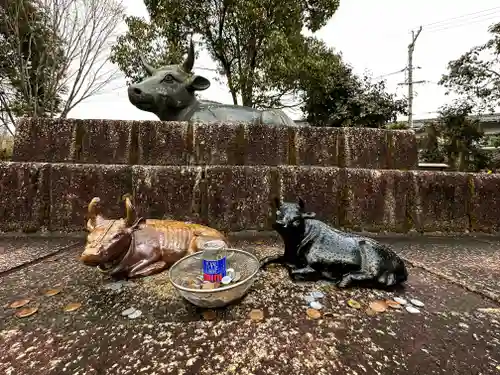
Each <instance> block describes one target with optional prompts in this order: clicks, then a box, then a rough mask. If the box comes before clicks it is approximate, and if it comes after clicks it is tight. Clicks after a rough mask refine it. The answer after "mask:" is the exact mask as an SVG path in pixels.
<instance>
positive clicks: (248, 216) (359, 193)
mask: <svg viewBox="0 0 500 375" xmlns="http://www.w3.org/2000/svg"><path fill="white" fill-rule="evenodd" d="M19 125H20V126H19V131H18V135H17V136H16V143H15V149H14V158H15V161H13V162H3V163H0V231H25V232H36V231H63V232H71V231H82V230H83V229H84V224H85V215H86V210H87V204H88V203H89V201H90V200H91V198H92V197H94V196H99V197H101V199H102V201H103V207H104V213H105V214H106V215H107V216H109V217H117V218H118V217H122V216H123V215H124V207H123V202H121V200H120V197H121V196H122V195H123V194H124V193H132V194H133V196H134V198H135V202H136V206H137V207H138V209H139V210H140V212H141V214H142V215H143V216H145V217H149V218H173V219H178V220H187V221H194V222H199V223H204V224H208V225H210V226H213V227H216V228H218V229H221V230H224V231H240V230H271V224H272V219H273V217H272V208H271V202H272V198H273V197H274V196H279V197H281V198H282V199H287V200H295V199H297V196H301V197H302V198H303V199H304V200H305V202H306V206H307V209H308V210H311V211H315V212H316V213H317V216H318V218H320V219H322V220H324V221H325V222H328V223H330V224H332V225H335V226H337V227H341V228H344V229H348V230H354V231H361V230H365V231H373V232H380V231H386V232H403V233H404V232H409V231H412V230H414V231H418V232H435V231H450V232H465V231H481V232H496V231H498V230H499V224H498V222H499V220H498V217H499V215H498V212H500V199H497V198H496V196H497V194H498V191H499V188H500V178H498V177H496V176H495V175H486V174H471V173H453V172H429V171H418V170H415V169H416V168H415V167H416V142H415V136H414V134H413V132H409V131H385V130H376V129H352V128H343V129H334V128H287V127H276V128H262V127H251V126H249V125H245V124H190V123H167V122H159V121H152V122H150V121H143V122H134V121H104V120H99V121H95V120H85V121H84V120H64V121H62V120H29V119H28V120H24V121H22V122H21V123H20V124H19ZM82 134H83V135H82Z"/></svg>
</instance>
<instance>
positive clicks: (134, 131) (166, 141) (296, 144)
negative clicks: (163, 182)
mask: <svg viewBox="0 0 500 375" xmlns="http://www.w3.org/2000/svg"><path fill="white" fill-rule="evenodd" d="M35 150H36V152H35ZM12 160H13V161H23V162H51V163H59V162H62V163H89V164H93V163H94V164H129V165H164V166H167V165H254V166H257V165H267V166H276V165H298V166H300V165H314V166H337V167H347V168H370V169H401V170H412V169H416V167H417V144H416V139H415V134H414V133H413V131H402V130H381V129H365V128H314V127H286V126H276V127H267V126H256V125H248V124H224V123H222V124H220V123H214V124H202V123H194V124H192V123H187V122H161V121H111V120H69V119H63V120H53V119H24V120H22V121H20V122H19V124H18V127H17V135H16V141H15V146H14V155H13V158H12Z"/></svg>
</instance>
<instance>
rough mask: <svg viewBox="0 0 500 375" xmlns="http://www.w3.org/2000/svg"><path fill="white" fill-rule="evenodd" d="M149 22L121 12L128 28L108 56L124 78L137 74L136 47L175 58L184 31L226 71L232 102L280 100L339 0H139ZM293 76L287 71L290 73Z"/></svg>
mask: <svg viewBox="0 0 500 375" xmlns="http://www.w3.org/2000/svg"><path fill="white" fill-rule="evenodd" d="M145 5H146V8H147V10H148V13H149V15H150V22H147V21H145V20H144V19H141V18H138V17H127V18H126V23H127V25H128V27H129V30H128V32H127V34H126V35H124V36H122V37H120V38H119V39H118V41H117V44H116V45H115V46H114V48H113V54H112V59H113V61H114V62H116V63H117V64H118V66H119V67H120V69H121V70H122V71H123V72H124V73H125V75H126V76H127V78H128V79H129V81H131V82H136V81H137V80H140V79H141V78H142V77H143V73H142V72H141V70H140V69H139V64H140V60H139V58H138V56H137V51H140V52H142V53H144V54H145V55H146V57H147V58H149V59H150V61H149V62H151V63H152V64H153V65H156V66H160V65H164V64H169V63H172V62H176V63H179V62H180V61H181V60H180V55H181V54H182V52H184V51H185V50H186V47H187V43H188V38H187V36H188V35H189V34H198V35H200V36H201V43H202V45H203V46H204V47H206V49H207V51H208V52H209V54H210V56H211V57H212V58H213V60H214V61H215V62H216V63H217V65H218V68H219V69H220V72H221V73H222V75H223V76H224V77H225V78H226V80H227V84H228V86H229V90H230V92H231V95H232V98H233V103H234V104H242V105H245V106H251V107H284V106H286V105H287V104H286V103H285V101H286V100H285V98H287V96H289V95H292V94H293V93H294V92H296V90H297V88H296V85H294V82H295V81H296V78H297V76H298V74H299V73H300V69H301V67H302V66H304V65H307V62H305V61H304V59H306V60H307V59H308V58H309V56H308V55H307V54H305V53H304V52H305V51H307V50H308V47H307V44H308V42H310V41H311V39H310V38H305V37H304V36H303V35H302V34H301V32H302V31H303V29H308V30H310V31H312V32H315V31H317V30H319V29H320V28H321V27H323V26H324V25H325V24H326V22H327V21H328V20H329V19H330V18H331V17H332V15H333V14H334V13H335V11H336V10H337V8H338V5H339V0H306V1H299V0H290V1H277V0H238V1H235V0H211V1H203V0H145ZM292 76H294V77H293V78H291V77H292Z"/></svg>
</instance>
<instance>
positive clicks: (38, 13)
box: [0, 0, 64, 129]
mask: <svg viewBox="0 0 500 375" xmlns="http://www.w3.org/2000/svg"><path fill="white" fill-rule="evenodd" d="M63 61H64V53H63V46H62V43H61V40H60V39H59V36H58V35H57V34H56V33H54V32H53V30H52V29H51V28H50V27H49V19H47V14H46V13H44V9H43V8H41V7H40V6H39V4H37V3H35V2H33V1H29V0H0V108H1V114H0V116H1V119H2V123H3V125H4V126H5V127H6V128H7V129H9V126H7V125H10V127H13V125H14V122H15V118H17V117H18V116H21V115H23V114H27V115H28V116H31V117H37V116H46V115H47V114H48V113H49V112H51V111H54V110H55V111H58V110H60V109H61V105H62V97H61V95H62V94H63V93H64V87H63V88H61V90H60V91H59V92H52V91H51V90H50V89H49V87H48V86H49V85H50V84H51V82H52V80H51V79H50V75H51V73H52V71H51V69H49V68H50V67H54V66H59V65H61V64H63Z"/></svg>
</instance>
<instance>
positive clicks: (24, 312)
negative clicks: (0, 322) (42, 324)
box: [16, 307, 38, 318]
mask: <svg viewBox="0 0 500 375" xmlns="http://www.w3.org/2000/svg"><path fill="white" fill-rule="evenodd" d="M37 311H38V307H27V308H25V309H21V310H18V311H17V312H16V316H17V317H18V318H26V317H28V316H31V315H33V314H34V313H36V312H37Z"/></svg>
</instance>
